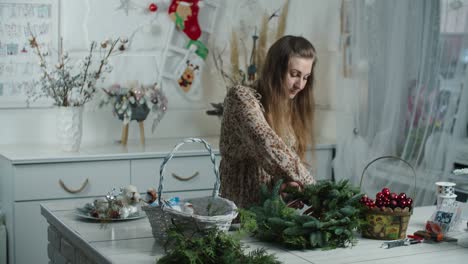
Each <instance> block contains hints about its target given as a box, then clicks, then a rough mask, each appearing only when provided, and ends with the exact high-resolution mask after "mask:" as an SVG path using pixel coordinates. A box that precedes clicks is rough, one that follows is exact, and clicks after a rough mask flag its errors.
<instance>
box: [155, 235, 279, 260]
mask: <svg viewBox="0 0 468 264" xmlns="http://www.w3.org/2000/svg"><path fill="white" fill-rule="evenodd" d="M168 236H169V240H168V241H169V245H168V247H169V248H170V249H169V250H168V251H167V254H166V255H165V256H164V257H162V258H160V259H158V260H157V262H156V263H157V264H170V263H174V264H186V263H187V264H189V263H190V264H231V263H232V264H280V263H281V262H280V261H278V260H276V257H275V256H274V255H271V254H268V253H267V252H266V250H265V249H264V248H259V249H256V250H253V251H251V252H249V253H247V254H246V253H244V248H245V247H244V246H242V244H241V242H240V240H239V238H238V237H236V236H233V235H230V234H228V233H225V232H222V231H219V230H217V229H212V230H208V231H207V232H203V233H199V232H195V233H193V234H187V233H186V232H183V231H181V230H178V229H177V228H176V227H174V228H172V229H170V231H169V233H168Z"/></svg>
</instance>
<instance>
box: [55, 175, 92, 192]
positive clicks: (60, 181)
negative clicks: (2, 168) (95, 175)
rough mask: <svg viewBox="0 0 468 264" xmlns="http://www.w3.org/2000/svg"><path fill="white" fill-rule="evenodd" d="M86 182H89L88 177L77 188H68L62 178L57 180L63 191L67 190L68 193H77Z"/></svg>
mask: <svg viewBox="0 0 468 264" xmlns="http://www.w3.org/2000/svg"><path fill="white" fill-rule="evenodd" d="M88 182H89V179H88V178H86V180H85V181H84V182H83V184H82V185H81V187H80V188H79V189H76V190H72V189H70V188H68V187H67V186H66V185H65V183H63V181H62V180H59V184H60V186H61V187H62V188H63V189H64V190H65V191H67V192H69V193H79V192H81V191H83V189H84V188H85V187H86V185H88Z"/></svg>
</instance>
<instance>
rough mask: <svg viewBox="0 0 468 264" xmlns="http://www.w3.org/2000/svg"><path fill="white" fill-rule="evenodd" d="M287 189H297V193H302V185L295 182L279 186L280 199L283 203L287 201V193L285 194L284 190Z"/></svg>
mask: <svg viewBox="0 0 468 264" xmlns="http://www.w3.org/2000/svg"><path fill="white" fill-rule="evenodd" d="M287 189H289V190H290V189H297V190H298V191H299V192H302V189H303V185H302V183H300V182H296V181H290V182H285V183H283V184H281V186H280V191H279V192H280V195H281V198H282V199H283V201H286V200H287V197H288V195H289V194H288V193H287V192H285V190H287Z"/></svg>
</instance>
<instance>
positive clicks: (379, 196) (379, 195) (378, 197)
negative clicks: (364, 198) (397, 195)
mask: <svg viewBox="0 0 468 264" xmlns="http://www.w3.org/2000/svg"><path fill="white" fill-rule="evenodd" d="M384 197H385V196H384V195H383V193H381V192H378V193H377V194H376V195H375V198H376V199H382V198H384Z"/></svg>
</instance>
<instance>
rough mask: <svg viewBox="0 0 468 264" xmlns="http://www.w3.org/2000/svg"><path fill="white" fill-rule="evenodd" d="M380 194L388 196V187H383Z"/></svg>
mask: <svg viewBox="0 0 468 264" xmlns="http://www.w3.org/2000/svg"><path fill="white" fill-rule="evenodd" d="M382 194H383V195H384V196H385V197H388V196H389V195H390V189H389V188H387V187H385V188H383V189H382Z"/></svg>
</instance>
